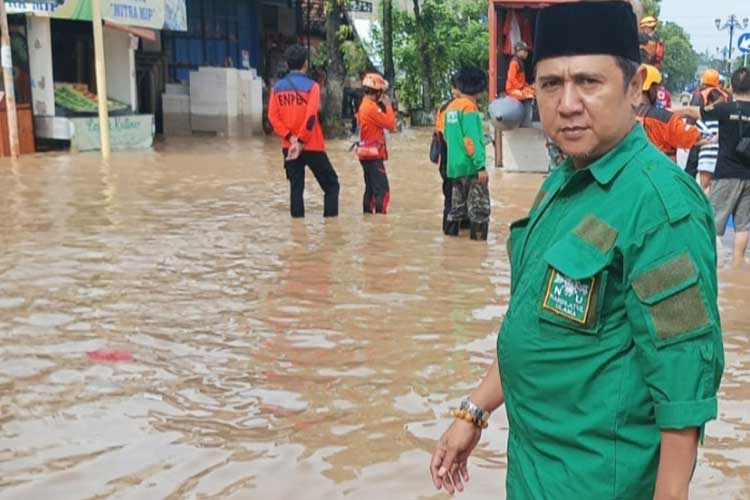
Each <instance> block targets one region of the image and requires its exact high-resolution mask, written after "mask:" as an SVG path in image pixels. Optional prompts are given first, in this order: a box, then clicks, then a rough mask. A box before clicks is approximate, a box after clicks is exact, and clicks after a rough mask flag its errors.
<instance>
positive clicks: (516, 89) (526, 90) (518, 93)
mask: <svg viewBox="0 0 750 500" xmlns="http://www.w3.org/2000/svg"><path fill="white" fill-rule="evenodd" d="M505 93H506V94H508V95H509V96H510V97H513V98H515V99H518V100H519V101H525V100H527V99H533V98H534V88H533V87H532V86H531V85H529V84H528V83H527V82H526V71H525V70H524V68H523V64H522V63H521V60H520V59H519V58H518V57H514V58H513V59H511V61H510V65H509V66H508V78H507V79H506V80H505Z"/></svg>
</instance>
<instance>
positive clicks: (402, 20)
mask: <svg viewBox="0 0 750 500" xmlns="http://www.w3.org/2000/svg"><path fill="white" fill-rule="evenodd" d="M420 7H421V9H420V22H421V25H420V26H419V29H417V28H418V26H417V24H416V19H415V17H414V13H413V12H410V11H404V10H400V9H397V8H396V7H395V6H394V9H393V57H394V62H395V66H396V82H395V87H396V91H397V93H398V96H399V100H400V102H401V103H402V104H405V105H406V106H407V107H408V108H409V109H421V108H422V107H423V103H424V102H427V101H428V102H431V103H434V104H436V105H437V104H439V103H440V102H441V101H442V100H444V99H446V98H447V97H448V96H449V95H450V77H451V75H452V74H453V73H454V72H455V71H456V70H458V69H459V68H460V67H461V66H463V65H469V64H471V65H475V66H478V67H480V68H483V69H485V68H487V66H488V60H489V31H488V27H487V24H486V21H485V16H486V12H487V3H486V2H485V1H483V0H463V1H460V0H424V1H422V2H420ZM417 33H423V34H424V35H425V36H426V39H425V40H424V41H423V44H422V48H421V50H420V43H419V42H420V41H419V40H418V37H417ZM374 35H375V36H374V39H375V40H376V42H375V43H376V45H378V46H377V47H375V50H378V51H380V52H381V53H382V48H383V47H382V45H383V33H382V30H375V33H374ZM425 51H426V52H427V53H428V54H429V56H430V62H431V64H430V68H429V69H430V79H431V82H432V85H431V86H430V88H431V92H432V95H431V96H430V98H429V99H428V100H427V101H426V100H425V99H424V96H423V95H422V89H423V75H422V71H421V70H422V67H423V64H422V63H421V56H422V53H424V52H425ZM429 111H431V110H429Z"/></svg>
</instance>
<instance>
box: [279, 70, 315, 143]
mask: <svg viewBox="0 0 750 500" xmlns="http://www.w3.org/2000/svg"><path fill="white" fill-rule="evenodd" d="M319 109H320V87H319V86H318V84H317V83H315V82H314V81H313V80H311V79H310V78H308V77H307V76H306V75H305V74H303V73H300V72H292V73H289V74H288V75H287V76H286V77H285V78H282V79H281V80H279V81H278V82H276V85H274V86H273V90H271V99H270V102H269V104H268V120H269V121H270V122H271V125H272V126H273V131H274V132H275V133H276V135H278V136H279V137H281V143H282V146H283V147H284V148H285V149H286V148H289V146H290V145H291V143H290V142H289V139H291V137H292V136H295V137H297V138H298V139H299V140H300V141H301V142H302V144H303V146H304V150H305V151H325V149H326V144H325V138H324V137H323V128H322V127H321V126H320V120H319V118H318V111H319Z"/></svg>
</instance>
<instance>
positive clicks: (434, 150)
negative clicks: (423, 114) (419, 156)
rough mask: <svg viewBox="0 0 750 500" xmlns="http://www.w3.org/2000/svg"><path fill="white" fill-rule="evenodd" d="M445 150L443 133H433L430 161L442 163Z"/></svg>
mask: <svg viewBox="0 0 750 500" xmlns="http://www.w3.org/2000/svg"><path fill="white" fill-rule="evenodd" d="M442 152H443V134H441V133H440V132H433V133H432V142H431V143H430V161H431V162H432V163H434V164H435V165H437V164H438V163H440V156H441V154H442Z"/></svg>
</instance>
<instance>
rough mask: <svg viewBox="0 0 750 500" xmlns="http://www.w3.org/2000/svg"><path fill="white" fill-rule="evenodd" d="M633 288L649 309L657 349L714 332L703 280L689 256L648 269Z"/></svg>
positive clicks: (649, 320)
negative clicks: (702, 286)
mask: <svg viewBox="0 0 750 500" xmlns="http://www.w3.org/2000/svg"><path fill="white" fill-rule="evenodd" d="M632 287H633V291H634V292H635V295H636V296H637V297H638V300H639V301H640V302H641V304H642V305H643V307H644V308H645V309H646V324H647V325H648V329H649V333H651V336H652V338H653V340H654V343H655V345H656V347H657V348H659V347H664V346H666V345H670V344H674V343H677V342H682V341H683V340H688V339H691V338H694V337H698V336H701V335H705V334H707V333H709V332H711V331H712V328H713V327H712V322H711V317H710V316H709V313H708V308H707V306H706V299H705V296H704V293H703V290H702V289H701V284H700V276H699V274H698V270H697V268H696V266H695V263H694V262H693V259H692V257H690V254H688V253H687V252H685V253H681V254H677V255H672V256H670V257H668V258H667V259H665V260H663V261H661V262H659V263H657V264H656V265H654V266H652V267H650V268H649V269H646V270H645V271H643V272H642V273H640V274H639V275H638V276H637V277H636V278H635V279H634V280H633V284H632Z"/></svg>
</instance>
